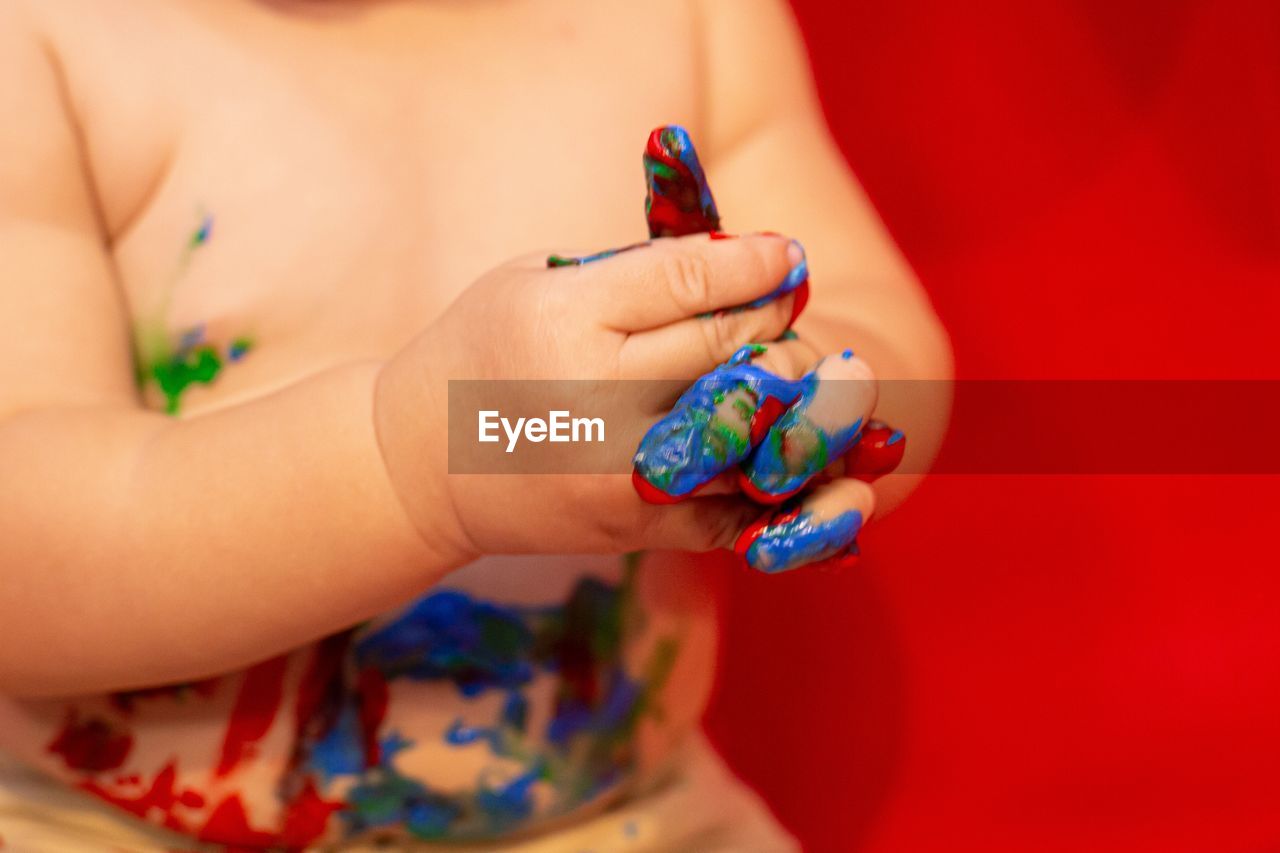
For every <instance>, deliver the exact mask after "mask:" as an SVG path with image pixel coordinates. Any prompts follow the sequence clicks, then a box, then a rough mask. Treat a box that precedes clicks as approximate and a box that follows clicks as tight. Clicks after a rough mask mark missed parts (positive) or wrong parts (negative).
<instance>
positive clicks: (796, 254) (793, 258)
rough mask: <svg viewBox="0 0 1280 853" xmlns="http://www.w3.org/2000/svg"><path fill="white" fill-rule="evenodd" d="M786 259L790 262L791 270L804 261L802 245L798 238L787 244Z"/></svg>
mask: <svg viewBox="0 0 1280 853" xmlns="http://www.w3.org/2000/svg"><path fill="white" fill-rule="evenodd" d="M787 261H789V262H790V264H791V268H792V270H794V269H796V268H797V267H799V266H800V265H801V264H803V263H805V254H804V246H802V245H801V244H800V241H799V240H792V241H791V244H790V245H789V246H787Z"/></svg>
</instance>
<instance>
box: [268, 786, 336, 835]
mask: <svg viewBox="0 0 1280 853" xmlns="http://www.w3.org/2000/svg"><path fill="white" fill-rule="evenodd" d="M342 808H343V804H342V803H340V802H333V801H330V800H326V799H324V798H323V797H321V796H320V792H319V791H318V790H317V789H316V785H315V780H313V779H312V778H311V777H310V776H308V777H307V781H306V784H305V785H304V786H303V788H302V792H301V793H300V794H299V795H298V796H297V797H295V798H294V800H293V802H291V803H289V805H288V807H287V808H286V809H285V815H284V827H283V828H282V829H281V830H280V838H279V842H278V843H279V844H281V845H283V846H284V847H286V848H303V847H306V846H308V845H309V844H312V843H314V842H315V841H318V840H319V839H320V837H321V836H323V835H324V830H325V827H326V826H328V824H329V818H330V817H331V816H332V815H333V814H334V812H337V811H340V810H341V809H342Z"/></svg>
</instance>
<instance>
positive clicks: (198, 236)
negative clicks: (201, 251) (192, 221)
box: [191, 213, 213, 249]
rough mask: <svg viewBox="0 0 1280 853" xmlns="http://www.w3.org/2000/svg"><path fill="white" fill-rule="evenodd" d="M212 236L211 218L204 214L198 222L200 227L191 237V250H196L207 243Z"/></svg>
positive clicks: (209, 215) (210, 215)
mask: <svg viewBox="0 0 1280 853" xmlns="http://www.w3.org/2000/svg"><path fill="white" fill-rule="evenodd" d="M211 236H213V216H212V214H208V213H206V214H205V215H204V217H203V218H202V219H201V220H200V227H199V228H197V229H196V230H195V233H193V234H192V235H191V248H193V249H196V248H199V247H200V246H203V245H204V244H205V243H208V242H209V238H210V237H211Z"/></svg>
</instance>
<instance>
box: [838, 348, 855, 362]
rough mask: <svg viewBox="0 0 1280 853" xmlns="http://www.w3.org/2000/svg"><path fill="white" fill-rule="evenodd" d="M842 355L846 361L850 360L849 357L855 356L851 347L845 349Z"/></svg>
mask: <svg viewBox="0 0 1280 853" xmlns="http://www.w3.org/2000/svg"><path fill="white" fill-rule="evenodd" d="M840 357H841V358H843V359H844V360H845V361H848V360H849V359H851V358H853V350H851V349H847V350H845V351H844V352H842V353H840Z"/></svg>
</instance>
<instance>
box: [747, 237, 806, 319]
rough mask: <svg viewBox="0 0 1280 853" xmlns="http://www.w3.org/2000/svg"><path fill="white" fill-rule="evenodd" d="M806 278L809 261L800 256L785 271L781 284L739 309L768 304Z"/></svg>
mask: <svg viewBox="0 0 1280 853" xmlns="http://www.w3.org/2000/svg"><path fill="white" fill-rule="evenodd" d="M791 242H792V243H795V245H797V246H799V245H800V244H799V243H798V242H797V241H795V240H792V241H791ZM801 251H802V252H803V251H804V249H803V248H801ZM808 280H809V261H808V260H807V259H805V258H801V259H800V263H798V264H796V265H795V266H794V267H792V268H791V270H790V272H788V273H787V277H786V278H784V279H783V280H782V283H781V284H779V285H778V286H777V287H776V288H774V289H773V290H771V291H770V292H769V293H766V294H765V295H764V296H761V297H760V298H759V299H753V300H752V301H750V302H748V303H746V304H744V305H742V306H740V308H739V310H747V309H749V308H760V307H763V306H765V305H768V304H769V303H770V302H773V301H775V300H777V299H781V298H782V297H784V296H786V295H787V294H788V293H791V292H793V291H794V290H796V288H798V287H800V285H802V284H804V283H805V282H806V281H808Z"/></svg>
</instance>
